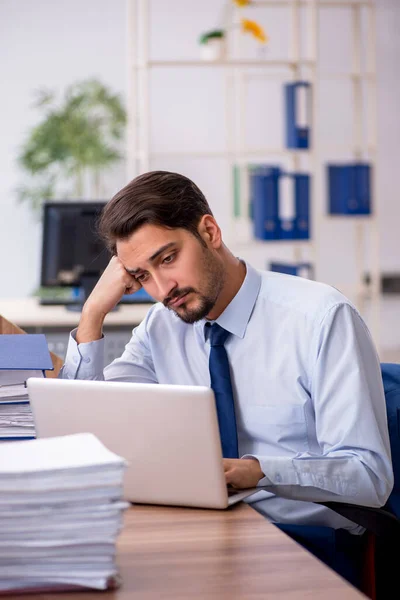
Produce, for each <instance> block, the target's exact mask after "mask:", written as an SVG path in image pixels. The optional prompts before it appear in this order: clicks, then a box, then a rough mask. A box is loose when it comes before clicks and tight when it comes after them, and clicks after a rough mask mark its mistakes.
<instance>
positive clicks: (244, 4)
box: [233, 0, 251, 6]
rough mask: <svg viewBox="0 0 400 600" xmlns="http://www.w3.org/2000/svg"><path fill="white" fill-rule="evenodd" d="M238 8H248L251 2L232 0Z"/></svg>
mask: <svg viewBox="0 0 400 600" xmlns="http://www.w3.org/2000/svg"><path fill="white" fill-rule="evenodd" d="M233 1H234V3H235V4H237V5H238V6H248V5H249V4H251V0H233Z"/></svg>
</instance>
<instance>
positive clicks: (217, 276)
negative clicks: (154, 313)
mask: <svg viewBox="0 0 400 600" xmlns="http://www.w3.org/2000/svg"><path fill="white" fill-rule="evenodd" d="M201 270H202V272H203V277H202V281H201V283H200V286H199V289H196V288H192V287H186V288H179V289H176V290H174V292H173V294H171V295H170V296H168V297H167V298H165V300H164V301H163V304H164V306H166V307H167V308H168V309H169V310H172V311H173V312H174V313H175V314H176V315H177V316H178V317H179V318H180V319H181V320H182V321H183V322H184V323H189V324H192V323H195V322H196V321H200V320H201V319H204V318H205V317H206V316H207V315H208V313H209V312H210V311H211V310H212V309H213V308H214V306H215V303H216V302H217V300H218V297H219V295H220V293H221V290H222V288H223V287H224V285H225V279H226V276H225V270H224V267H223V265H222V264H221V263H220V262H219V261H218V259H217V258H216V257H215V256H214V255H213V254H212V252H211V251H210V250H209V249H208V248H204V250H203V255H202V260H201ZM200 290H202V291H200ZM189 293H191V294H194V295H195V296H196V299H197V305H196V306H195V307H193V308H189V307H188V306H187V305H186V303H185V302H184V303H182V304H181V305H180V306H178V307H176V309H174V308H173V307H172V306H169V303H170V302H171V301H173V300H175V299H176V298H180V297H182V296H184V295H185V294H189Z"/></svg>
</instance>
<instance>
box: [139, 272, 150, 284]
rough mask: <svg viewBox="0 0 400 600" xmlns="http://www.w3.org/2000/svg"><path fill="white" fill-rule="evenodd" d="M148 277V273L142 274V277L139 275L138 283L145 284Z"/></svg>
mask: <svg viewBox="0 0 400 600" xmlns="http://www.w3.org/2000/svg"><path fill="white" fill-rule="evenodd" d="M147 277H148V275H147V273H142V274H141V275H138V276H137V277H136V281H138V282H139V283H143V282H144V281H146V279H147Z"/></svg>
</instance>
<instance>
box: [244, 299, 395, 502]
mask: <svg viewBox="0 0 400 600" xmlns="http://www.w3.org/2000/svg"><path fill="white" fill-rule="evenodd" d="M311 344H312V345H311V355H310V356H311V398H312V402H313V405H314V411H315V423H316V425H315V426H316V434H317V441H318V445H319V448H320V452H319V453H316V452H314V453H313V452H311V451H309V452H299V453H297V454H296V455H295V456H293V457H274V456H270V457H269V456H254V457H253V458H257V459H258V461H259V465H260V469H261V472H262V473H263V474H264V475H265V477H263V478H261V479H260V480H259V482H258V486H260V487H261V486H263V487H264V486H265V487H267V488H268V491H271V492H273V493H274V494H276V495H279V496H283V497H286V498H292V499H296V500H306V501H316V502H318V501H320V502H324V501H331V500H332V501H338V500H339V501H342V502H349V503H352V504H360V505H365V506H382V505H383V504H385V502H386V500H387V498H388V496H389V494H390V492H391V490H392V487H393V471H392V464H391V456H390V444H389V434H388V427H387V417H386V406H385V398H384V392H383V384H382V376H381V371H380V364H379V360H378V357H377V355H376V351H375V348H374V345H373V342H372V340H371V337H370V334H369V332H368V330H367V328H366V326H365V324H364V322H363V321H362V319H361V317H360V316H359V314H358V313H357V312H356V311H355V310H354V309H353V308H352V307H351V306H350V305H348V304H340V305H337V306H335V307H333V308H332V309H331V310H330V311H329V312H328V314H327V315H325V317H324V319H323V321H322V323H321V324H320V326H319V327H318V329H317V331H316V334H315V336H314V339H313V340H312V342H311ZM244 458H248V457H244ZM244 468H245V466H244V465H243V467H242V469H244Z"/></svg>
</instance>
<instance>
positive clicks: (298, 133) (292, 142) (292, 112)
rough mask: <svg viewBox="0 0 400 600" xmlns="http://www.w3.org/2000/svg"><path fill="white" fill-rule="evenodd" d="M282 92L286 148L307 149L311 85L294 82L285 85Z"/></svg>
mask: <svg viewBox="0 0 400 600" xmlns="http://www.w3.org/2000/svg"><path fill="white" fill-rule="evenodd" d="M284 90H285V114H286V147H287V148H298V149H307V148H309V147H310V141H311V135H310V122H309V121H310V115H311V85H310V84H309V83H308V82H307V81H296V82H294V83H287V84H285V86H284ZM300 96H303V98H301V97H300Z"/></svg>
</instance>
